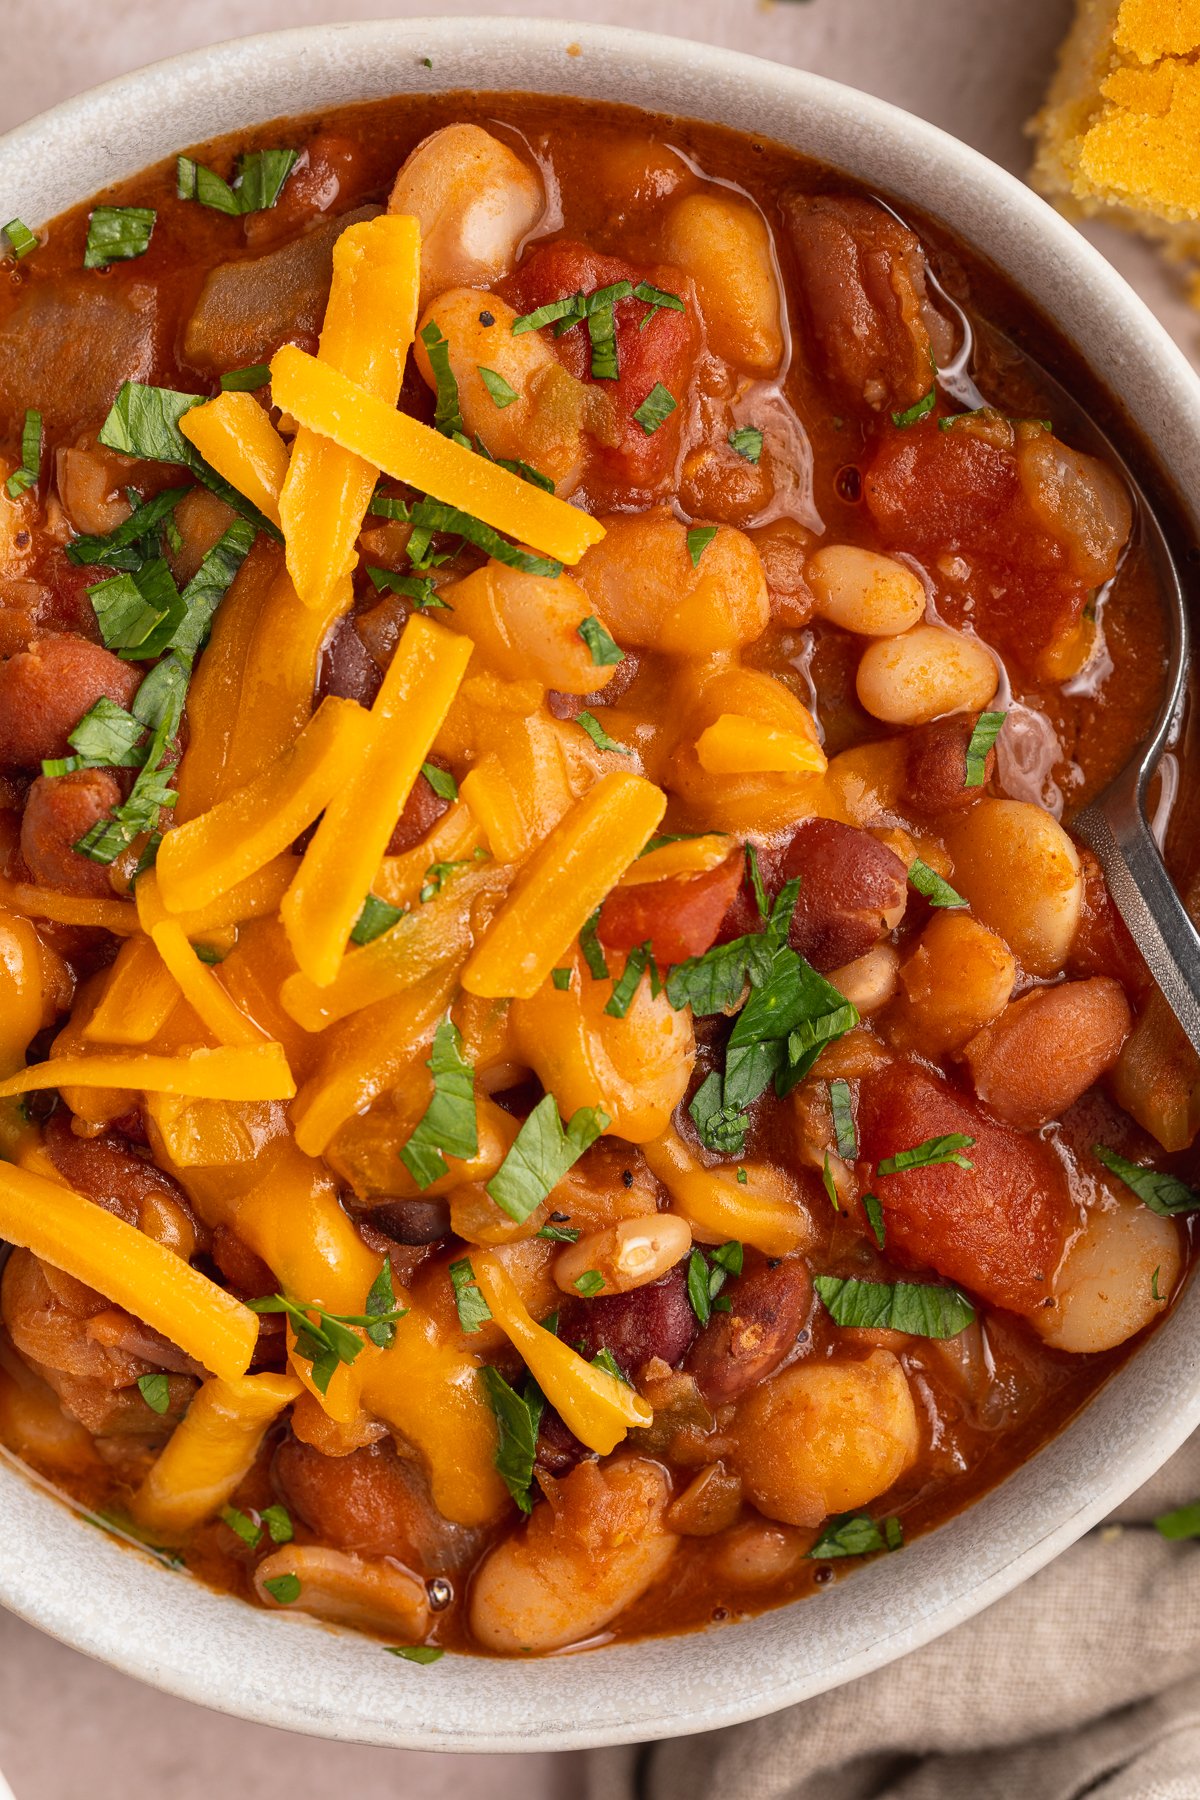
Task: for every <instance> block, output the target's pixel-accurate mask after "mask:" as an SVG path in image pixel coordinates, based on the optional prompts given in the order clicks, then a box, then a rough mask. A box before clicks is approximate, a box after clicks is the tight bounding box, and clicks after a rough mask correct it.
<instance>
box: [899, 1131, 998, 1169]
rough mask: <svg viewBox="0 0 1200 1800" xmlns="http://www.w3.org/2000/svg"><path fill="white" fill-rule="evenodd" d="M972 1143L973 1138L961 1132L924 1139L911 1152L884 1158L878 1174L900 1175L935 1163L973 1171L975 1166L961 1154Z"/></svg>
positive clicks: (902, 1151) (906, 1151)
mask: <svg viewBox="0 0 1200 1800" xmlns="http://www.w3.org/2000/svg"><path fill="white" fill-rule="evenodd" d="M974 1142H975V1139H974V1138H973V1137H967V1136H965V1135H964V1134H963V1133H962V1132H961V1131H952V1132H949V1133H948V1134H947V1135H946V1136H945V1137H931V1138H926V1139H925V1141H924V1142H923V1143H920V1144H914V1145H913V1147H912V1149H911V1150H898V1151H897V1152H896V1154H895V1156H885V1157H884V1159H883V1161H882V1162H881V1163H880V1165H879V1173H880V1174H881V1175H902V1174H903V1173H904V1172H905V1170H906V1169H930V1168H932V1167H933V1166H934V1165H935V1164H936V1163H957V1164H958V1166H959V1168H960V1169H973V1168H974V1167H975V1164H974V1163H973V1162H970V1161H969V1160H968V1159H967V1157H965V1156H963V1155H962V1154H961V1153H962V1151H964V1150H969V1149H970V1148H971V1146H972V1144H974Z"/></svg>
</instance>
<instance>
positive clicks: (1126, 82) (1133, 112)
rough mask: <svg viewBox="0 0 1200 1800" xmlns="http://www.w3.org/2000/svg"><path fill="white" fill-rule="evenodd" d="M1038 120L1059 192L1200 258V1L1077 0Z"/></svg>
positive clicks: (1037, 181)
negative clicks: (1072, 23) (1069, 27)
mask: <svg viewBox="0 0 1200 1800" xmlns="http://www.w3.org/2000/svg"><path fill="white" fill-rule="evenodd" d="M1031 130H1032V132H1033V134H1034V136H1035V137H1036V139H1037V144H1038V149H1037V155H1036V158H1035V161H1034V166H1033V170H1032V174H1031V180H1032V183H1033V185H1034V187H1036V188H1037V189H1038V191H1039V192H1040V193H1042V194H1044V195H1045V196H1046V198H1047V199H1048V200H1052V201H1053V202H1054V204H1055V205H1056V206H1059V207H1060V208H1061V209H1062V210H1063V211H1065V212H1075V213H1079V212H1083V213H1086V214H1088V215H1091V216H1099V217H1105V218H1108V219H1111V220H1112V221H1113V222H1114V223H1116V224H1121V225H1124V226H1126V227H1128V228H1129V229H1131V230H1135V231H1140V232H1142V233H1144V234H1146V235H1147V236H1150V237H1152V238H1155V239H1157V240H1158V241H1159V242H1161V243H1162V244H1163V245H1164V246H1165V247H1166V248H1167V250H1168V252H1169V254H1170V255H1171V257H1172V258H1173V259H1178V260H1180V261H1184V262H1187V261H1192V260H1194V259H1196V260H1200V0H1078V7H1077V11H1076V16H1075V23H1074V25H1073V26H1072V28H1071V31H1070V33H1069V34H1068V36H1067V38H1066V41H1065V43H1064V44H1063V47H1062V50H1061V51H1060V53H1059V63H1058V70H1057V73H1056V75H1055V77H1054V80H1053V82H1052V83H1051V86H1050V91H1049V93H1048V94H1047V96H1046V104H1045V106H1044V107H1043V108H1042V110H1041V112H1040V113H1039V114H1038V115H1037V117H1036V118H1035V119H1034V120H1033V121H1032V124H1031ZM1193 297H1194V298H1197V299H1200V294H1196V295H1194V296H1193Z"/></svg>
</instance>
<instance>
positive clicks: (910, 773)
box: [903, 713, 996, 818]
mask: <svg viewBox="0 0 1200 1800" xmlns="http://www.w3.org/2000/svg"><path fill="white" fill-rule="evenodd" d="M978 722H979V714H978V713H954V714H952V715H951V716H950V717H949V718H946V719H934V720H933V721H932V722H931V723H930V724H928V725H918V726H916V727H915V728H914V729H913V730H912V731H910V732H908V733H907V735H906V737H905V740H904V742H905V764H904V793H903V800H904V804H905V805H906V806H907V807H908V808H909V809H910V810H911V811H913V812H915V813H920V814H922V815H923V816H925V817H927V818H933V817H935V816H936V814H938V813H944V812H963V811H965V810H966V808H967V807H969V806H974V804H975V802H976V801H977V800H978V799H980V798H981V797H982V795H983V791H984V787H986V785H987V783H988V782H989V781H990V780H991V778H992V774H993V772H994V770H995V767H996V752H995V749H994V748H992V749H991V750H989V751H988V753H987V759H986V761H985V762H984V765H983V783H982V785H980V786H979V787H968V786H967V785H966V781H967V745H968V744H969V743H970V741H971V734H972V732H973V731H974V729H975V727H976V725H977V724H978Z"/></svg>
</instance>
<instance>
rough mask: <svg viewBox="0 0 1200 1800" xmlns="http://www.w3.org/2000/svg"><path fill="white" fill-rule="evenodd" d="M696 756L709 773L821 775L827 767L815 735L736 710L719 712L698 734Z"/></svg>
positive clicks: (823, 753)
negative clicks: (713, 720) (767, 721)
mask: <svg viewBox="0 0 1200 1800" xmlns="http://www.w3.org/2000/svg"><path fill="white" fill-rule="evenodd" d="M696 755H697V757H698V758H699V761H700V767H701V768H702V769H705V770H707V772H708V774H710V775H823V774H824V773H825V770H826V768H827V767H828V764H827V763H826V760H825V752H824V751H823V750H822V748H821V746H820V744H818V743H817V741H816V739H815V737H814V738H809V737H804V736H802V735H801V734H800V733H799V732H794V731H780V730H779V729H778V728H777V727H776V726H774V725H766V724H764V723H763V722H762V721H761V720H760V719H749V718H744V717H742V716H741V715H739V714H737V713H722V714H721V716H720V718H719V719H717V720H716V722H715V723H714V724H712V725H709V726H708V727H707V729H706V730H704V731H702V732H701V733H700V736H699V738H698V739H697V740H696Z"/></svg>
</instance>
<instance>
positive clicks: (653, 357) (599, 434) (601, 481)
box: [501, 240, 700, 499]
mask: <svg viewBox="0 0 1200 1800" xmlns="http://www.w3.org/2000/svg"><path fill="white" fill-rule="evenodd" d="M618 281H629V282H632V284H633V286H634V287H637V286H638V284H639V283H640V282H643V281H648V282H650V283H651V284H652V285H653V286H654V287H658V288H662V289H663V290H664V291H666V292H669V293H674V294H679V295H681V296H682V297H684V298H687V297H688V293H689V288H688V283H687V281H686V278H685V277H684V276H683V275H682V274H681V273H680V272H679V270H678V269H671V268H652V269H639V268H636V267H635V266H634V264H633V263H627V262H624V261H622V260H621V259H620V258H619V257H615V256H600V255H599V254H598V253H597V252H596V251H594V250H589V249H588V248H587V246H586V245H584V244H577V243H572V242H570V241H565V240H564V241H563V242H561V243H554V244H547V245H545V246H544V247H542V248H539V249H536V250H534V251H533V252H532V253H531V254H530V255H529V256H527V257H526V258H525V260H524V262H523V263H522V264H521V266H520V268H519V269H517V270H516V272H515V274H513V275H512V276H511V277H510V278H509V280H508V281H507V282H506V283H505V284H504V286H503V288H502V290H501V291H502V292H503V295H504V298H505V299H506V300H508V302H509V304H510V305H512V306H515V307H516V309H517V311H518V312H519V313H529V312H533V311H534V310H535V309H536V308H537V307H539V306H545V305H546V304H547V303H548V302H549V301H551V300H562V299H565V298H566V297H567V296H568V295H570V294H578V293H585V294H590V293H593V292H594V291H595V290H596V289H597V288H604V287H610V286H611V285H612V284H613V283H614V282H618ZM646 317H647V311H646V304H645V302H644V301H642V300H622V301H618V303H617V307H616V322H617V368H618V371H619V373H618V376H617V379H616V380H615V381H610V380H595V379H594V377H593V376H592V373H591V343H590V340H589V338H588V331H587V326H586V325H584V324H579V325H575V326H573V327H572V329H571V330H570V331H566V332H564V333H563V335H562V337H560V338H553V337H551V340H550V341H551V342H552V343H553V344H554V347H555V349H556V350H557V351H558V354H559V356H560V357H561V358H562V361H563V363H564V365H565V366H566V368H567V369H569V370H570V372H571V374H572V375H574V376H576V377H577V379H578V380H580V381H585V382H588V383H592V384H593V385H594V386H595V387H596V389H597V392H598V394H601V395H603V397H604V398H605V399H606V400H607V401H608V402H609V407H610V412H611V417H610V424H609V426H608V428H607V429H606V428H605V427H604V425H600V426H599V427H598V426H596V425H593V426H592V437H593V442H594V444H595V456H594V465H593V467H594V477H595V478H594V479H592V480H590V481H589V484H588V485H589V487H591V488H593V489H597V490H599V489H603V490H604V497H605V498H609V499H611V497H612V495H613V494H614V493H616V492H618V491H619V492H620V493H621V494H622V495H625V496H627V495H628V493H629V491H630V490H634V491H636V492H637V493H638V494H639V495H640V496H642V497H643V498H645V499H653V498H655V497H656V496H658V495H660V494H662V493H664V492H665V491H666V490H667V489H668V487H669V486H670V483H671V478H672V474H673V471H674V468H675V461H676V457H677V455H678V452H679V435H680V426H681V422H682V419H683V416H684V413H685V411H686V402H687V392H688V387H689V385H690V382H691V378H692V369H693V366H694V364H695V361H696V357H697V355H698V353H699V349H700V328H699V324H698V321H697V315H696V308H695V306H694V305H691V304H689V305H688V306H687V307H686V308H685V309H684V311H683V312H674V311H672V310H671V309H669V308H665V309H664V310H662V311H661V312H658V313H656V314H655V315H654V317H653V318H652V319H651V320H650V323H649V324H648V325H646V327H645V330H643V329H642V323H643V321H644V320H645V318H646ZM659 383H661V384H662V386H663V387H665V388H666V389H667V391H668V393H669V394H670V395H671V397H672V399H673V400H674V401H675V410H674V412H673V413H671V414H670V416H669V417H668V418H667V419H666V420H664V422H663V423H662V424H661V425H660V426H659V427H658V428H657V430H655V431H652V432H649V433H648V432H647V431H646V430H645V429H644V428H643V426H642V425H641V424H640V423H639V422H638V420H637V419H635V418H634V416H633V415H634V413H635V412H636V411H637V409H638V408H639V407H640V406H641V404H642V402H643V401H644V400H645V399H646V397H647V395H648V394H649V393H650V392H651V391H652V389H653V388H654V387H655V386H656V385H657V384H659ZM596 478H598V479H596Z"/></svg>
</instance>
